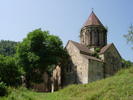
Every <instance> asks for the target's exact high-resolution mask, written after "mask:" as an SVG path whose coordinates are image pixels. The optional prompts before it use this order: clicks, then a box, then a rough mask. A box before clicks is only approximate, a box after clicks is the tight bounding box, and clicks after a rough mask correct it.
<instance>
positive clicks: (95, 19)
mask: <svg viewBox="0 0 133 100" xmlns="http://www.w3.org/2000/svg"><path fill="white" fill-rule="evenodd" d="M89 25H101V26H103V24H102V23H101V22H100V20H99V19H98V17H97V16H96V15H95V13H94V12H93V11H92V13H91V15H90V16H89V18H88V19H87V21H86V22H85V24H84V26H89Z"/></svg>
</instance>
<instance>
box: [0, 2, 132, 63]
mask: <svg viewBox="0 0 133 100" xmlns="http://www.w3.org/2000/svg"><path fill="white" fill-rule="evenodd" d="M92 8H94V12H95V13H96V15H97V16H98V17H99V19H100V20H101V22H102V23H103V24H104V25H105V26H107V27H108V31H109V32H108V43H111V42H113V43H114V44H115V46H116V47H117V49H118V51H119V52H120V54H121V55H122V57H123V58H124V59H126V60H132V61H133V51H132V50H131V49H130V47H131V45H128V44H126V40H125V39H124V38H123V34H126V33H127V32H128V28H129V26H130V24H131V23H133V0H0V40H1V39H4V40H14V41H22V40H23V38H24V37H26V35H27V33H28V32H30V31H32V30H34V29H38V28H42V30H49V31H50V33H51V34H54V35H58V36H59V37H60V38H61V39H62V41H63V43H64V46H65V44H66V43H67V41H68V40H74V41H77V42H78V41H79V34H80V29H81V27H82V26H83V24H84V22H85V21H86V20H87V18H88V17H89V15H90V13H91V9H92Z"/></svg>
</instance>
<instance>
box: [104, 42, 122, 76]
mask: <svg viewBox="0 0 133 100" xmlns="http://www.w3.org/2000/svg"><path fill="white" fill-rule="evenodd" d="M104 62H105V69H104V72H105V77H108V76H112V75H114V74H115V73H116V72H117V71H118V70H120V69H121V66H122V63H121V56H120V54H119V52H118V51H117V49H116V48H115V46H114V45H113V44H112V45H111V46H110V47H109V48H108V50H107V51H106V52H105V53H104Z"/></svg>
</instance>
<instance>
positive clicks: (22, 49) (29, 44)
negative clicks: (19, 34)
mask: <svg viewBox="0 0 133 100" xmlns="http://www.w3.org/2000/svg"><path fill="white" fill-rule="evenodd" d="M65 55H66V52H65V50H64V49H63V43H62V41H61V40H60V38H59V37H57V36H55V35H50V34H49V32H48V31H42V30H41V29H37V30H34V31H32V32H30V33H29V34H28V35H27V37H26V38H25V39H24V40H23V41H22V42H21V43H20V44H19V45H18V46H17V54H16V56H17V61H18V64H19V65H20V66H22V67H23V69H24V71H25V72H26V79H27V81H33V82H38V81H39V80H40V79H39V77H40V74H41V73H43V72H44V71H51V70H49V69H51V68H49V66H53V65H57V64H59V63H61V62H62V59H63V58H64V57H65ZM50 73H51V72H50ZM37 76H38V78H37ZM36 79H38V80H37V81H36Z"/></svg>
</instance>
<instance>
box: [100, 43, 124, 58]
mask: <svg viewBox="0 0 133 100" xmlns="http://www.w3.org/2000/svg"><path fill="white" fill-rule="evenodd" d="M111 46H112V47H113V48H114V49H115V50H116V52H117V53H118V55H119V56H120V58H122V57H121V55H120V53H119V52H118V50H117V49H116V47H115V45H114V44H113V43H111V44H107V45H106V46H104V47H103V48H102V49H101V51H100V53H99V54H104V53H105V52H106V51H107V50H108V49H109V48H110V47H111Z"/></svg>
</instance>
